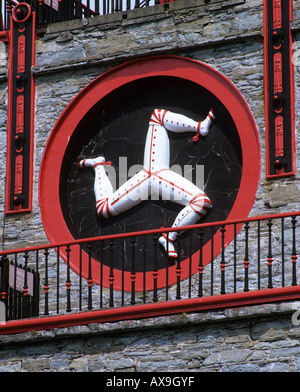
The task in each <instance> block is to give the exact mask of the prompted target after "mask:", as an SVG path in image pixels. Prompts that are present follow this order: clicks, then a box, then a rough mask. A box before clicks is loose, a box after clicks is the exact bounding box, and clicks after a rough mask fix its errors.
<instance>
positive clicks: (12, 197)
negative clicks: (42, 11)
mask: <svg viewBox="0 0 300 392" xmlns="http://www.w3.org/2000/svg"><path fill="white" fill-rule="evenodd" d="M34 23H35V13H34V12H31V8H30V6H29V5H28V4H27V3H20V4H18V5H16V6H15V7H14V9H13V12H12V17H11V24H10V26H11V29H10V38H9V45H10V50H9V53H10V61H9V64H10V65H9V82H8V118H7V169H6V172H7V176H6V178H7V186H6V206H5V212H6V213H7V214H10V213H18V212H27V211H31V209H32V172H33V124H34V119H33V105H34V81H33V77H32V75H31V66H32V65H33V63H34V42H35V31H34Z"/></svg>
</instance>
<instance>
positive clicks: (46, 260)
mask: <svg viewBox="0 0 300 392" xmlns="http://www.w3.org/2000/svg"><path fill="white" fill-rule="evenodd" d="M48 255H49V251H48V249H46V250H45V251H44V256H45V282H44V292H45V310H44V315H45V316H47V315H49V306H48V302H49V298H48V296H49V282H48Z"/></svg>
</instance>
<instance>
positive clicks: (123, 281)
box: [121, 238, 126, 306]
mask: <svg viewBox="0 0 300 392" xmlns="http://www.w3.org/2000/svg"><path fill="white" fill-rule="evenodd" d="M125 247H126V243H125V239H124V238H123V239H122V266H121V268H122V293H121V304H122V306H124V285H125Z"/></svg>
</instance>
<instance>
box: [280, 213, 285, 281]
mask: <svg viewBox="0 0 300 392" xmlns="http://www.w3.org/2000/svg"><path fill="white" fill-rule="evenodd" d="M281 284H282V287H284V286H285V267H284V218H281Z"/></svg>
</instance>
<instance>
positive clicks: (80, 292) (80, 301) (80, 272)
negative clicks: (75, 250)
mask: <svg viewBox="0 0 300 392" xmlns="http://www.w3.org/2000/svg"><path fill="white" fill-rule="evenodd" d="M81 309H82V246H80V247H79V310H81Z"/></svg>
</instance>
